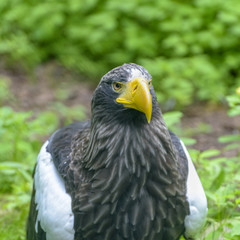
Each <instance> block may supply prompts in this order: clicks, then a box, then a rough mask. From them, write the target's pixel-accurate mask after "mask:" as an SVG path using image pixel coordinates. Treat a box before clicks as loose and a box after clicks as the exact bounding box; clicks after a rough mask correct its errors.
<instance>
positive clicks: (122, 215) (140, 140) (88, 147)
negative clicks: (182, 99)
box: [27, 63, 208, 240]
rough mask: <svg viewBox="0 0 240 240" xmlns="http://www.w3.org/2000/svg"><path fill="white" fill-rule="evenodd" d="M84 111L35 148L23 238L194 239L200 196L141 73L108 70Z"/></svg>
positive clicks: (201, 211)
mask: <svg viewBox="0 0 240 240" xmlns="http://www.w3.org/2000/svg"><path fill="white" fill-rule="evenodd" d="M91 112H92V114H91V120H89V121H85V122H75V123H73V124H71V125H69V126H65V127H63V128H61V129H59V130H57V131H56V132H55V133H54V134H53V135H52V136H51V137H50V138H49V139H48V140H47V141H46V142H45V144H44V145H43V146H42V148H41V151H40V153H39V155H38V159H37V163H36V167H35V170H34V184H33V191H32V199H31V204H30V210H29V216H28V220H27V240H46V239H47V240H126V239H128V240H178V239H180V237H181V236H184V237H185V239H194V237H195V236H196V234H197V233H198V232H199V231H200V230H201V228H202V226H203V224H204V222H205V219H206V215H207V210H208V209H207V200H206V196H205V193H204V190H203V187H202V184H201V182H200V179H199V177H198V175H197V172H196V170H195V168H194V165H193V163H192V160H191V158H190V156H189V153H188V151H187V149H186V147H185V145H184V144H183V142H182V141H181V140H180V139H179V138H178V137H177V136H176V135H175V134H174V133H172V132H171V131H170V130H168V128H167V127H166V124H165V122H164V120H163V116H162V113H161V110H160V108H159V106H158V103H157V98H156V94H155V92H154V88H153V86H152V77H151V75H150V74H149V73H148V71H147V70H146V69H145V68H144V67H142V66H139V65H137V64H134V63H129V64H123V65H122V66H119V67H116V68H114V69H112V70H111V71H109V72H108V73H107V74H105V75H104V76H103V77H102V78H101V80H100V83H99V85H98V86H97V88H96V90H95V92H94V94H93V98H92V104H91Z"/></svg>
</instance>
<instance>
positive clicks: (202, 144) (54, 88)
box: [0, 64, 240, 156]
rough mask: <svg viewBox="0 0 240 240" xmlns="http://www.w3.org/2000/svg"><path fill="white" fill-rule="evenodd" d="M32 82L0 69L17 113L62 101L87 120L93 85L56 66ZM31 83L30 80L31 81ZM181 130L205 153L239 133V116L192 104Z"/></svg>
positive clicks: (45, 69)
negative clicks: (79, 109) (222, 139)
mask: <svg viewBox="0 0 240 240" xmlns="http://www.w3.org/2000/svg"><path fill="white" fill-rule="evenodd" d="M34 75H35V79H32V80H29V77H27V76H26V74H23V73H20V72H19V71H18V72H16V71H6V70H3V68H2V67H0V77H1V76H5V77H7V79H8V80H9V82H10V87H11V90H12V92H13V95H14V99H15V100H14V101H8V102H7V103H6V104H8V105H11V106H12V107H14V108H15V109H16V110H32V111H34V112H36V113H37V112H39V111H41V110H46V109H47V108H48V106H49V103H50V102H53V101H62V102H63V103H64V104H66V105H67V106H75V105H79V104H81V105H84V106H85V108H86V113H87V116H88V118H89V117H90V103H91V97H92V93H93V91H94V88H95V85H94V84H89V83H87V82H86V81H85V82H84V81H82V80H81V79H83V77H80V76H74V75H73V74H70V73H69V72H68V71H66V70H64V69H62V68H61V67H59V66H56V64H48V65H46V66H41V67H39V68H38V69H37V70H36V73H35V74H34ZM30 79H31V78H30ZM59 91H64V92H65V93H64V94H65V95H66V97H64V99H63V100H59V96H58V95H59V94H56V93H57V92H59ZM202 123H204V124H207V125H209V126H210V132H205V133H202V132H201V131H200V133H199V131H198V128H199V126H200V125H201V124H202ZM181 125H182V128H183V129H188V128H189V127H191V128H193V129H194V130H193V132H195V133H196V132H197V134H196V135H195V136H194V138H195V139H196V140H197V143H196V144H195V145H194V146H193V148H196V149H199V150H206V149H211V148H217V149H221V148H222V147H223V146H224V145H223V144H220V143H219V142H218V140H217V139H218V137H220V136H223V135H227V134H236V133H239V131H240V116H238V117H231V118H230V117H228V115H227V109H226V108H224V107H216V106H207V105H203V104H195V105H193V106H190V107H188V108H186V109H185V110H184V117H183V118H182V122H181ZM236 153H237V152H236V150H235V151H228V152H227V153H224V155H225V156H230V155H235V154H236Z"/></svg>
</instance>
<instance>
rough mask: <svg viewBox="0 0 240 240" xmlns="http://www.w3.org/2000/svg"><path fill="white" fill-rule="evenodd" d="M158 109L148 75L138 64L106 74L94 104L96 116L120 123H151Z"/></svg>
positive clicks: (150, 78)
mask: <svg viewBox="0 0 240 240" xmlns="http://www.w3.org/2000/svg"><path fill="white" fill-rule="evenodd" d="M155 106H157V101H156V95H155V92H154V89H153V86H152V77H151V75H150V74H149V73H148V71H147V70H146V69H145V68H144V67H142V66H139V65H137V64H134V63H130V64H124V65H122V66H119V67H117V68H114V69H113V70H111V71H109V72H108V73H107V74H105V75H104V76H103V77H102V79H101V81H100V83H99V85H98V87H97V89H96V91H95V93H94V96H93V101H92V111H93V116H94V115H98V116H99V117H101V118H104V116H106V117H108V118H109V116H111V119H117V120H118V121H121V122H126V121H127V122H128V121H129V120H136V119H137V121H138V122H139V121H140V122H143V123H150V122H151V118H152V115H153V108H154V107H155Z"/></svg>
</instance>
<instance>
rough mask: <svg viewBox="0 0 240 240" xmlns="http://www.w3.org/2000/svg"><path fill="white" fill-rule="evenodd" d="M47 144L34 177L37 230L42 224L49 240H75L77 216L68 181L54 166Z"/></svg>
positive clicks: (41, 152) (40, 155) (42, 151)
mask: <svg viewBox="0 0 240 240" xmlns="http://www.w3.org/2000/svg"><path fill="white" fill-rule="evenodd" d="M47 145H48V141H47V142H46V143H45V144H44V145H43V146H42V149H41V151H40V153H39V155H38V160H37V166H36V171H35V176H34V184H35V189H36V196H35V202H36V204H37V210H38V216H37V221H36V225H35V230H36V232H37V231H38V222H40V224H41V227H42V229H43V230H44V231H45V232H46V237H47V240H73V239H74V229H73V222H74V216H73V213H72V209H71V197H70V195H69V194H67V193H66V189H65V186H64V182H63V180H62V178H61V176H60V175H59V173H58V172H57V170H56V168H55V166H54V163H53V161H52V158H51V154H50V153H48V152H47V150H46V147H47Z"/></svg>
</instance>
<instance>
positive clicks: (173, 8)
mask: <svg viewBox="0 0 240 240" xmlns="http://www.w3.org/2000/svg"><path fill="white" fill-rule="evenodd" d="M239 50H240V1H239V0H228V1H226V0H211V1H210V0H192V1H191V0H131V1H130V0H121V1H117V0H41V1H40V0H1V1H0V229H1V230H0V239H3V240H5V239H7V240H16V239H17V240H23V239H25V223H26V217H27V214H28V205H29V200H30V194H31V187H32V176H31V175H32V171H33V168H34V164H35V162H36V158H37V154H38V152H39V149H40V146H41V145H42V142H43V141H44V140H45V139H47V138H48V136H50V135H51V133H52V132H54V131H55V130H56V129H57V128H59V127H61V126H63V125H66V124H69V123H70V122H72V121H75V120H83V119H86V118H88V117H89V116H90V113H89V109H90V106H89V103H90V98H91V94H92V91H93V89H94V87H95V86H96V84H97V83H98V81H99V80H100V78H101V76H102V75H103V74H105V73H106V72H107V71H109V70H110V69H112V68H113V67H116V66H118V65H122V64H123V63H128V62H135V63H137V64H140V65H143V66H144V67H145V68H146V69H147V70H148V71H149V72H150V74H151V75H152V76H153V84H154V87H155V90H156V92H157V97H158V100H159V102H160V103H161V107H162V109H163V110H164V111H170V110H171V111H172V112H168V113H165V115H164V116H165V120H166V122H167V124H168V127H170V128H171V129H172V130H174V131H175V132H176V133H177V134H178V135H179V136H181V137H182V139H183V140H184V142H185V143H186V144H187V145H191V144H195V143H196V139H197V140H201V142H202V145H203V146H202V147H196V146H197V145H193V146H192V149H190V154H191V156H192V158H193V161H194V163H195V165H196V167H197V170H198V173H199V175H200V178H201V180H202V183H203V186H204V189H205V191H206V195H207V198H208V205H209V214H208V219H207V222H206V225H205V227H204V229H203V231H202V232H201V233H200V235H199V236H197V238H196V239H197V240H198V239H202V240H203V239H204V240H220V239H229V240H237V239H240V228H239V226H240V212H239V203H240V172H239V169H240V148H239V146H240V144H239V143H240V134H239V133H240V118H239V115H240V90H239V88H238V91H237V92H236V91H235V89H236V88H237V87H239V86H240V53H239ZM49 63H50V64H49ZM49 72H50V73H49ZM80 80H81V81H80ZM81 89H83V90H81ZM86 89H87V90H86ZM29 92H30V93H31V94H29ZM80 95H82V98H81V96H80ZM77 96H80V98H79V97H77ZM79 99H80V100H81V99H82V100H83V99H87V100H86V101H85V100H83V101H82V102H83V104H84V105H85V106H79V105H77V104H76V102H77V101H78V100H79ZM85 103H86V104H85ZM189 106H193V107H192V110H190V112H191V114H192V115H194V114H195V115H194V116H195V118H191V119H194V120H193V121H194V122H193V123H191V122H190V121H189V120H188V119H187V118H188V117H190V115H191V114H190V115H188V114H189V112H188V111H189V110H188V109H189ZM199 106H200V108H199ZM209 106H214V107H210V108H209ZM227 107H229V109H228V110H227ZM205 109H206V110H205ZM209 109H210V110H209ZM216 109H220V113H221V114H220V115H219V112H217V111H219V110H216ZM180 110H181V111H183V112H185V115H186V117H185V120H184V121H185V124H183V125H184V128H183V127H182V124H181V117H182V115H183V114H182V113H181V112H179V111H180ZM209 111H213V113H211V114H212V115H211V116H212V117H211V118H212V120H211V121H210V123H206V122H204V119H205V120H206V119H209V116H208V117H206V118H204V115H207V114H208V115H209ZM214 111H216V112H214ZM223 112H224V114H225V115H224V114H222V113H223ZM226 112H228V114H229V116H236V117H235V118H233V117H232V118H231V117H227V114H226ZM215 113H216V117H214V114H215ZM196 116H197V117H196ZM222 117H223V118H224V120H225V121H224V122H223V123H222V124H221V125H220V127H218V128H214V126H215V125H218V124H217V123H218V122H220V120H222V119H221V118H222ZM198 118H200V120H199V119H198ZM187 120H188V121H187ZM195 120H196V122H195ZM199 121H200V122H199ZM201 121H203V122H201ZM232 122H235V124H232ZM215 123H216V124H215ZM211 124H212V125H211ZM224 124H225V125H224ZM193 126H195V127H194V128H193ZM221 127H224V131H220V130H219V128H221ZM217 130H218V131H219V132H220V134H223V136H219V134H218V133H216V132H215V131H217ZM204 134H205V135H204ZM226 134H227V135H226ZM199 136H200V138H198V137H199ZM204 138H206V143H205V140H204ZM214 138H216V139H214ZM217 138H219V140H217ZM209 139H213V140H214V141H215V142H214V143H213V144H209V142H210V141H208V140H209ZM216 142H217V143H216ZM210 143H211V142H210ZM200 150H201V151H200ZM229 151H231V154H229Z"/></svg>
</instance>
